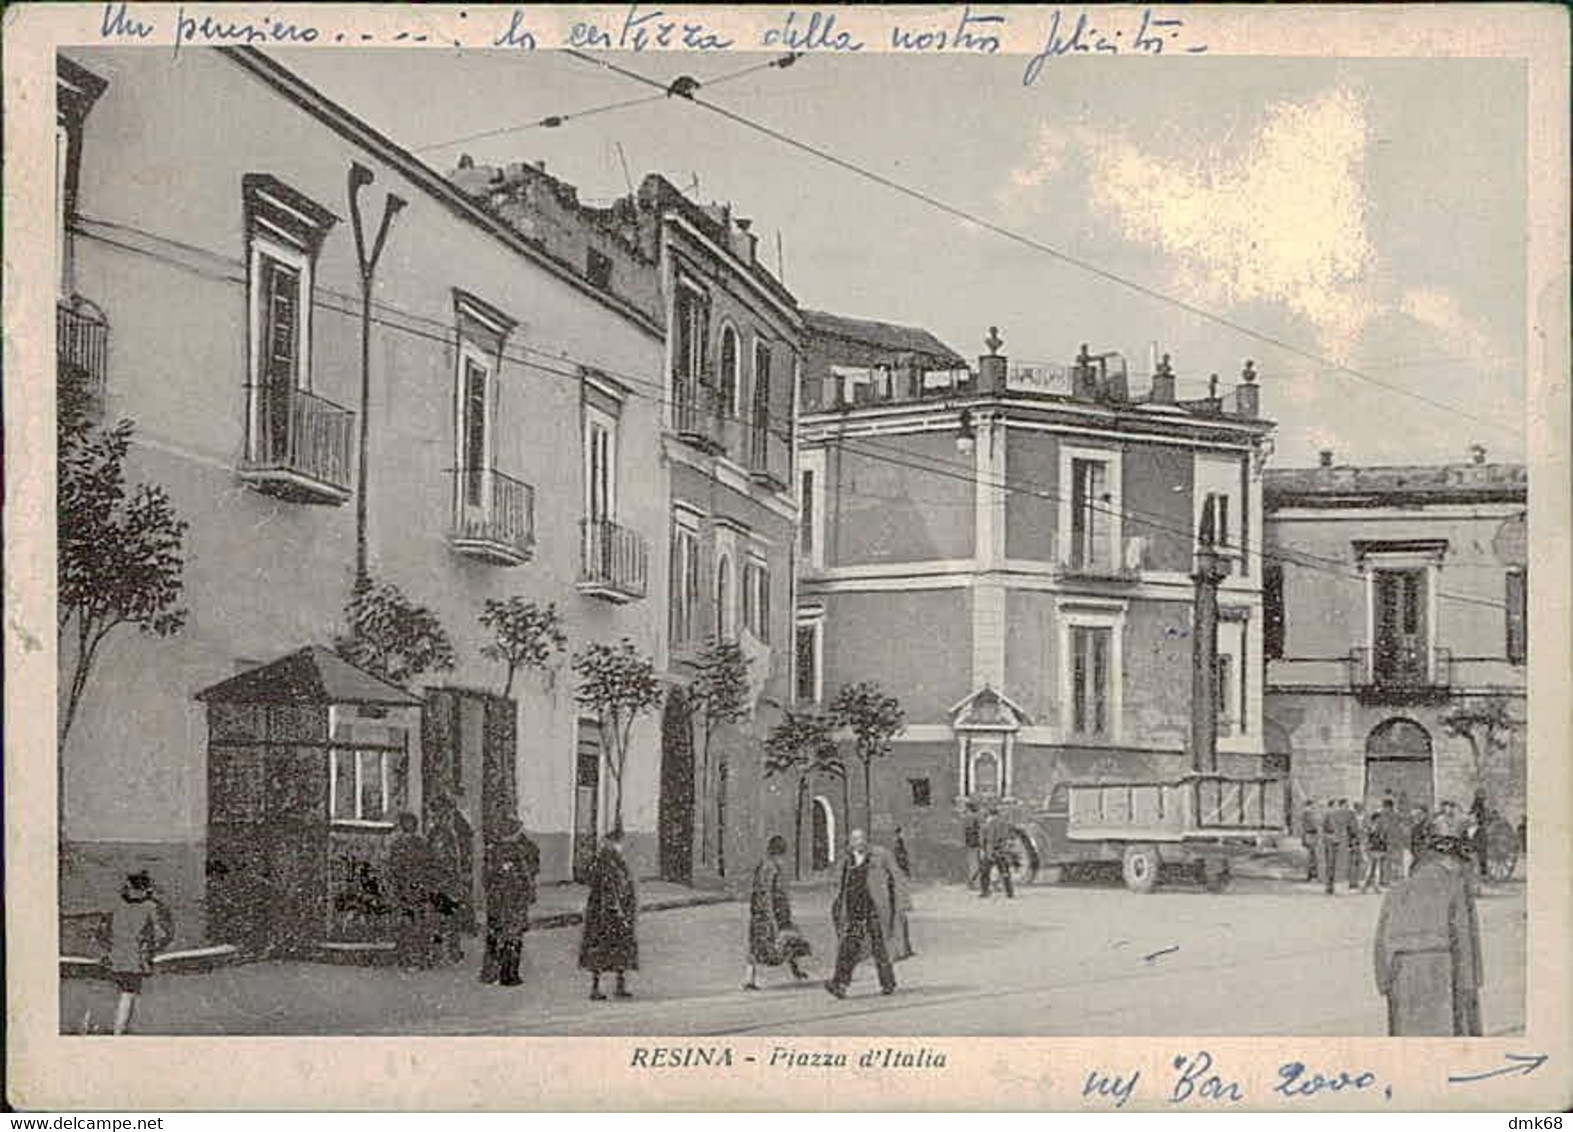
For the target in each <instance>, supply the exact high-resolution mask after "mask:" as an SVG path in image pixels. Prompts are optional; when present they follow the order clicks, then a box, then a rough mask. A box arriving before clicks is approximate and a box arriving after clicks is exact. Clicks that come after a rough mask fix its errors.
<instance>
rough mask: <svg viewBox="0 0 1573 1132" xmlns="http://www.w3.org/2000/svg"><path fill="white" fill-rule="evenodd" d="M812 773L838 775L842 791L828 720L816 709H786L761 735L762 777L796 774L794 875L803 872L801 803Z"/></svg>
mask: <svg viewBox="0 0 1573 1132" xmlns="http://www.w3.org/2000/svg"><path fill="white" fill-rule="evenodd" d="M816 774H827V775H830V776H831V777H836V778H840V779H841V781H842V786H843V792H844V790H845V784H846V766H845V764H843V763H842V761H841V753H840V752H839V751H837V750H836V740H835V736H834V734H833V727H832V724H831V721H830V720H829V718H827V717H826V716H825V715H823V714H822V713H820V712H817V711H792V710H790V709H788V711H787V712H786V714H785V715H784V716H783V717H782V719H781V722H780V723H777V724H776V725H775V726H774V727H773V728H771V729H770V735H769V736H768V737H767V738H766V739H765V777H766V778H775V777H777V776H779V775H796V777H797V784H796V790H795V801H794V804H793V807H792V866H793V875H794V876H796V877H798V878H801V877H802V875H803V806H804V804H805V803H806V802H807V801H808V782H809V779H810V778H811V777H813V776H814V775H816Z"/></svg>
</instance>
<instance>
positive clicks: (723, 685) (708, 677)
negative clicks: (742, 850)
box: [688, 637, 749, 876]
mask: <svg viewBox="0 0 1573 1132" xmlns="http://www.w3.org/2000/svg"><path fill="white" fill-rule="evenodd" d="M748 665H749V659H748V657H746V656H744V655H743V650H742V649H741V648H739V647H738V645H737V644H735V643H734V642H731V641H723V640H720V639H718V638H715V637H712V638H711V639H710V640H709V642H707V643H706V645H705V647H704V648H703V650H701V652H700V653H699V656H698V657H697V658H696V659H695V661H694V678H693V682H692V683H691V684H690V685H689V687H688V706H689V710H690V713H691V718H692V719H693V721H694V725H695V727H696V729H697V731H698V737H699V739H700V740H701V743H700V756H699V759H700V781H702V782H703V783H704V784H705V785H706V786H707V787H708V786H709V785H710V779H711V774H710V741H711V739H712V738H713V737H714V736H715V733H716V731H717V730H719V729H720V727H721V726H722V725H723V724H727V723H737V722H738V721H739V720H741V719H743V718H744V716H746V715H747V714H748ZM716 778H717V784H716V789H715V790H714V791H713V793H714V797H715V808H714V811H713V813H711V814H707V815H706V817H705V825H704V829H703V831H702V832H703V836H702V838H701V842H700V848H701V852H702V853H703V855H704V856H705V858H706V859H708V857H709V848H710V837H711V831H712V829H713V830H714V836H715V841H716V871H717V872H719V873H720V874H721V875H722V876H725V875H726V781H727V767H726V765H725V752H723V754H722V762H721V765H720V766H719V767H717V773H716Z"/></svg>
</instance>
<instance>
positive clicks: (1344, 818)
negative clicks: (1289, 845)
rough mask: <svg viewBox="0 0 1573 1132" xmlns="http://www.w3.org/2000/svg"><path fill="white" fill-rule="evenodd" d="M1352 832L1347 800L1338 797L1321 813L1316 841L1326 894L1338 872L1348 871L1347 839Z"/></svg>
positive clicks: (1335, 881)
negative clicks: (1320, 832)
mask: <svg viewBox="0 0 1573 1132" xmlns="http://www.w3.org/2000/svg"><path fill="white" fill-rule="evenodd" d="M1353 832H1354V821H1353V815H1352V814H1351V813H1350V811H1349V801H1348V799H1346V798H1340V799H1339V800H1338V801H1337V802H1336V803H1333V804H1331V805H1329V806H1328V808H1327V810H1326V811H1325V812H1324V813H1323V814H1322V835H1321V837H1320V838H1319V839H1318V841H1317V845H1318V848H1319V850H1320V855H1321V859H1320V860H1319V861H1318V863H1317V867H1318V869H1319V870H1320V871H1321V874H1322V881H1323V884H1324V885H1325V887H1326V890H1327V894H1328V895H1329V896H1331V895H1332V894H1333V889H1334V887H1335V886H1336V885H1337V882H1338V876H1339V874H1340V873H1343V874H1345V875H1348V872H1349V839H1350V837H1351V836H1352V834H1353Z"/></svg>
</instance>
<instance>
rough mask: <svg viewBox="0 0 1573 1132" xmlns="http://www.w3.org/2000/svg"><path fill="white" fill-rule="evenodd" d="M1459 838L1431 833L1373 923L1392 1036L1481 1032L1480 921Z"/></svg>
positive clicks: (1380, 983)
mask: <svg viewBox="0 0 1573 1132" xmlns="http://www.w3.org/2000/svg"><path fill="white" fill-rule="evenodd" d="M1466 852H1467V851H1466V850H1465V848H1464V846H1463V843H1462V842H1460V841H1459V840H1458V839H1456V838H1451V837H1434V838H1432V839H1431V840H1430V841H1429V842H1428V843H1427V847H1426V848H1425V849H1423V850H1422V852H1421V856H1420V860H1419V861H1418V862H1417V863H1416V864H1415V867H1414V869H1413V870H1412V871H1411V873H1410V875H1409V879H1408V880H1406V881H1404V882H1403V883H1401V884H1399V885H1397V886H1395V887H1394V888H1392V889H1390V890H1388V893H1387V895H1386V896H1385V897H1384V898H1383V900H1382V911H1381V914H1380V915H1379V916H1378V917H1377V922H1376V944H1375V966H1376V988H1377V990H1379V991H1380V992H1381V993H1382V994H1383V995H1385V996H1386V997H1387V1032H1388V1033H1389V1034H1390V1035H1392V1036H1394V1037H1400V1036H1404V1037H1409V1036H1429V1037H1448V1036H1454V1037H1467V1036H1476V1035H1478V1034H1479V1033H1480V987H1481V984H1482V982H1483V976H1482V965H1481V959H1480V920H1479V916H1478V914H1477V912H1476V910H1475V895H1474V890H1473V888H1472V887H1471V883H1470V878H1469V876H1468V872H1469V867H1468V865H1467V864H1466V863H1465V860H1464V858H1465V856H1466Z"/></svg>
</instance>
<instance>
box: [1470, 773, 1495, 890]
mask: <svg viewBox="0 0 1573 1132" xmlns="http://www.w3.org/2000/svg"><path fill="white" fill-rule="evenodd" d="M1496 816H1497V815H1496V811H1495V810H1493V809H1492V808H1491V804H1490V803H1489V802H1488V801H1487V800H1486V792H1485V791H1484V790H1476V791H1475V800H1474V801H1473V802H1471V803H1470V805H1469V828H1470V840H1471V841H1472V842H1473V843H1474V848H1475V864H1476V866H1477V867H1478V868H1479V869H1480V879H1481V880H1488V879H1489V878H1490V876H1491V861H1490V856H1491V823H1492V822H1493V821H1494V820H1495V819H1496Z"/></svg>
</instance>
